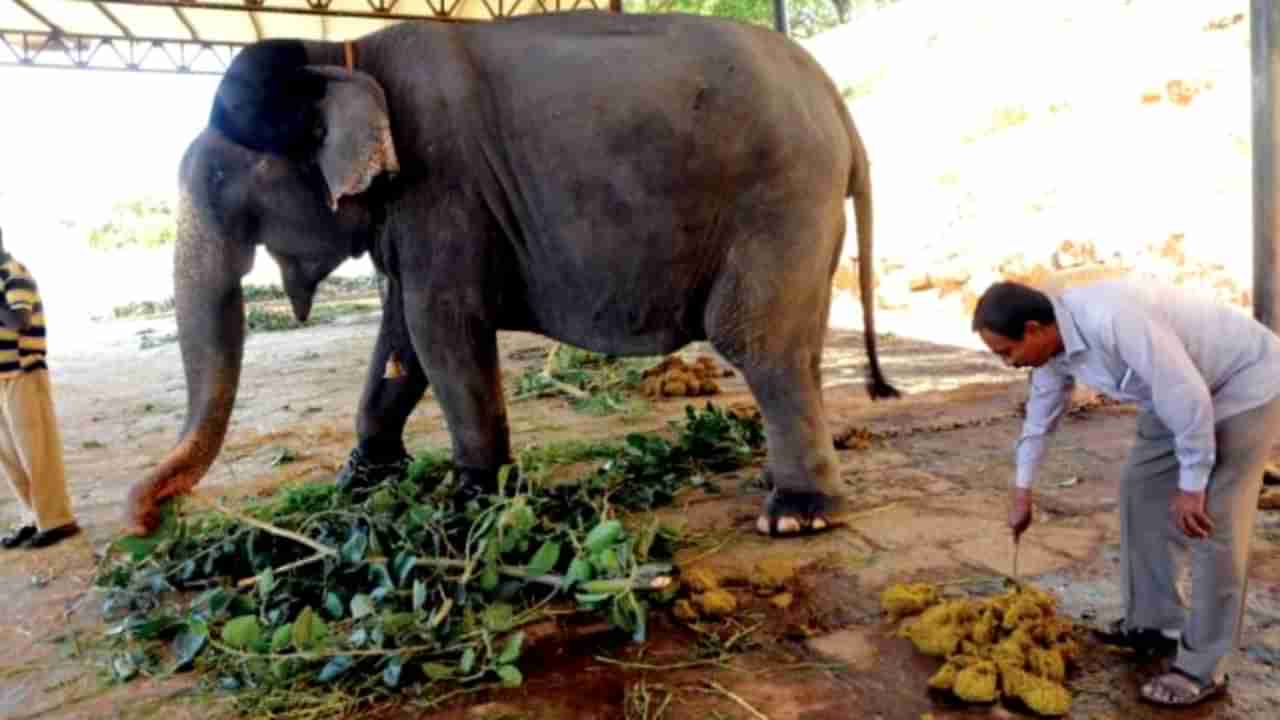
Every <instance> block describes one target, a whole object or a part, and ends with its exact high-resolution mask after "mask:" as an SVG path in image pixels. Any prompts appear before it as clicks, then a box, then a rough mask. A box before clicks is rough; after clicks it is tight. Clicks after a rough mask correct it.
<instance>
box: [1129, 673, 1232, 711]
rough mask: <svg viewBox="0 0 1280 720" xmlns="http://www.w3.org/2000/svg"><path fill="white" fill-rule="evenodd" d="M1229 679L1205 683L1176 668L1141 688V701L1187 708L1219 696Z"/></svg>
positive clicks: (1224, 689)
mask: <svg viewBox="0 0 1280 720" xmlns="http://www.w3.org/2000/svg"><path fill="white" fill-rule="evenodd" d="M1228 680H1229V678H1226V677H1224V678H1223V679H1222V682H1205V681H1203V680H1201V679H1200V678H1198V677H1196V676H1194V675H1192V674H1191V673H1188V672H1187V671H1185V670H1181V669H1179V668H1177V667H1175V668H1172V669H1171V670H1170V671H1169V672H1167V673H1164V674H1162V675H1157V676H1156V677H1154V678H1152V679H1151V680H1149V681H1147V683H1146V684H1145V685H1143V686H1142V691H1141V695H1142V699H1143V700H1144V701H1146V702H1149V703H1151V704H1153V705H1160V706H1163V707H1189V706H1191V705H1197V704H1199V703H1202V702H1204V701H1205V700H1208V699H1209V698H1213V697H1217V696H1218V695H1221V694H1222V693H1223V692H1225V691H1226V689H1227V683H1228Z"/></svg>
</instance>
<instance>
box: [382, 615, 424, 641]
mask: <svg viewBox="0 0 1280 720" xmlns="http://www.w3.org/2000/svg"><path fill="white" fill-rule="evenodd" d="M417 622H418V616H417V615H415V614H413V613H411V612H384V613H382V631H383V632H384V633H386V634H387V635H389V636H391V637H395V636H397V635H399V634H400V633H402V632H404V631H405V630H408V629H409V628H411V627H413V626H414V625H416V624H417Z"/></svg>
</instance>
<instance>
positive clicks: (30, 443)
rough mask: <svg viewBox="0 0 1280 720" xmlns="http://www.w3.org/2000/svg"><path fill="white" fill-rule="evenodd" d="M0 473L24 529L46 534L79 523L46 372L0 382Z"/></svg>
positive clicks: (40, 371) (23, 375)
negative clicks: (30, 527) (15, 498)
mask: <svg viewBox="0 0 1280 720" xmlns="http://www.w3.org/2000/svg"><path fill="white" fill-rule="evenodd" d="M0 469H3V471H4V475H5V478H6V479H7V480H8V481H9V486H10V487H12V488H13V492H14V494H15V495H17V496H18V502H19V503H21V505H22V511H23V512H22V518H21V521H20V522H21V524H23V525H30V524H32V521H34V523H35V525H36V527H37V528H39V529H41V530H48V529H49V528H55V527H58V526H60V525H66V524H67V523H70V522H72V521H73V520H75V518H74V517H72V515H71V500H70V499H69V498H68V497H67V476H66V473H65V471H64V470H63V468H62V437H61V435H60V434H59V433H58V419H57V417H56V416H55V415H54V412H53V392H52V390H51V389H50V385H49V371H48V370H34V371H32V372H24V373H22V374H21V375H19V376H18V377H16V378H13V379H10V380H0Z"/></svg>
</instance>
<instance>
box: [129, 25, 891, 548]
mask: <svg viewBox="0 0 1280 720" xmlns="http://www.w3.org/2000/svg"><path fill="white" fill-rule="evenodd" d="M355 50H356V52H355V57H356V73H354V74H353V73H350V72H348V71H347V70H346V69H345V68H344V67H343V57H344V56H343V48H342V46H341V45H340V44H330V43H310V42H308V43H301V42H297V41H267V42H265V43H260V44H259V45H257V46H253V47H250V48H248V49H246V50H244V51H243V52H242V53H241V54H240V55H238V56H237V59H236V61H235V63H233V66H232V68H231V69H230V71H229V73H228V75H227V76H226V77H225V78H224V80H223V82H222V84H221V86H220V87H219V91H218V94H217V96H216V98H215V103H214V109H213V112H212V114H211V119H210V126H209V127H208V128H207V129H206V130H205V131H204V132H202V133H201V134H200V135H199V136H198V137H197V138H196V139H195V140H194V141H193V142H192V143H191V145H190V147H189V148H188V150H187V152H186V154H185V156H184V157H183V159H182V163H181V170H180V183H181V207H180V222H179V233H178V235H179V237H178V246H177V250H176V255H175V270H174V280H175V290H176V303H177V317H178V326H179V338H180V342H181V348H182V358H183V363H184V367H185V370H186V375H187V388H188V411H187V420H186V425H185V427H184V428H183V430H182V433H181V437H180V440H179V442H178V444H177V446H176V447H175V448H174V449H173V450H172V451H171V452H170V453H169V454H168V456H166V457H165V458H164V459H163V461H162V462H161V463H160V464H159V466H158V467H157V469H156V470H155V471H154V472H153V473H152V474H151V475H150V476H149V477H147V478H145V479H143V480H141V481H139V482H138V483H136V484H135V486H134V487H133V488H132V489H131V492H130V497H129V506H128V518H127V519H128V522H129V524H130V528H131V531H133V532H138V533H145V532H149V531H150V530H152V529H154V527H155V526H156V523H157V512H156V511H157V504H158V503H159V501H160V500H162V499H164V498H166V497H169V496H173V495H176V494H179V493H183V492H186V491H188V490H189V489H190V488H191V487H193V486H194V485H195V484H196V483H197V482H198V481H199V480H200V478H201V477H202V476H203V475H204V474H205V473H206V472H207V470H208V468H209V467H210V465H211V464H212V462H213V461H214V459H215V457H216V456H217V454H218V452H219V450H220V448H221V446H222V442H223V439H224V437H225V434H226V431H227V426H228V422H229V419H230V416H231V408H232V405H233V403H234V401H235V396H236V388H237V384H238V382H239V375H240V364H241V355H242V351H243V347H244V303H243V297H242V294H241V288H240V279H241V277H242V276H243V275H244V274H245V273H246V272H248V271H249V269H250V266H251V264H252V261H253V253H254V247H255V246H256V245H259V244H263V245H265V246H266V247H267V249H268V250H269V251H270V253H271V255H272V256H273V257H274V258H275V260H276V261H277V262H278V263H279V264H280V267H281V269H282V271H283V279H284V284H285V288H286V290H287V292H288V294H289V297H290V298H291V300H292V303H293V307H294V311H295V313H296V314H297V316H298V317H299V319H305V317H306V316H307V313H308V312H309V311H310V307H311V301H312V296H313V294H314V292H315V288H316V285H317V283H319V281H320V280H322V279H323V278H324V277H325V276H326V275H328V274H329V273H330V272H332V271H333V269H334V268H336V267H337V266H338V265H339V264H341V263H342V262H343V261H344V260H346V259H347V258H352V257H358V256H360V255H362V254H363V253H366V252H367V253H370V255H371V257H372V259H373V261H374V262H375V264H376V266H377V268H378V269H379V271H380V272H382V273H384V274H385V276H386V280H387V292H386V294H385V297H384V306H385V307H384V316H383V320H382V328H381V331H380V334H379V337H378V340H377V344H376V347H375V349H374V352H373V357H372V359H371V362H370V365H369V370H368V375H367V379H366V384H365V389H364V393H363V397H362V399H361V402H360V408H359V415H358V418H357V423H356V428H357V432H358V436H359V442H360V447H361V448H363V449H364V450H365V452H366V454H367V455H369V456H373V457H376V456H383V457H391V456H394V455H396V454H397V453H403V447H404V446H403V439H402V436H403V431H404V425H405V421H406V419H407V418H408V415H409V413H410V412H411V411H412V410H413V407H414V406H415V405H416V404H417V402H418V401H419V400H420V399H421V398H422V396H423V394H424V393H425V391H426V388H427V378H428V377H430V378H431V379H432V381H434V383H435V389H436V398H437V400H438V401H439V403H440V406H441V408H442V409H443V411H444V414H445V417H446V419H447V422H448V426H449V430H450V433H451V435H452V440H453V456H454V460H455V462H456V463H457V465H458V466H459V467H460V468H462V469H463V473H464V475H466V474H468V473H470V474H472V475H474V476H484V475H488V476H492V474H493V473H495V472H496V470H497V469H498V468H499V467H500V466H501V465H503V464H504V463H507V462H509V461H510V460H511V448H510V442H509V433H508V424H507V413H506V407H505V404H504V401H503V393H502V384H501V378H500V374H499V362H498V351H497V343H496V332H497V331H498V330H500V329H503V330H527V331H535V332H539V333H542V334H545V335H547V336H550V337H552V338H556V339H559V340H562V341H564V342H567V343H571V344H573V345H577V346H581V347H584V348H588V349H591V350H595V351H598V352H605V353H614V354H622V355H627V354H661V353H670V352H673V351H675V350H678V349H679V348H680V347H682V346H683V345H685V344H687V343H689V342H691V341H695V340H701V339H709V340H710V341H711V343H712V344H713V345H714V347H715V348H716V349H717V350H718V351H719V352H720V353H721V354H722V355H723V356H724V357H725V358H726V359H728V360H729V361H730V362H732V363H733V364H734V365H735V366H736V367H737V368H738V369H739V370H740V371H741V372H742V373H743V375H744V377H745V378H746V381H747V383H748V384H749V386H750V388H751V391H752V393H753V394H754V395H755V397H756V399H757V401H758V403H759V405H760V407H761V409H762V411H763V415H764V419H765V429H766V433H767V436H768V468H767V472H768V475H769V477H770V478H771V480H772V481H773V483H774V486H775V488H778V489H780V490H783V491H790V492H793V493H800V494H801V495H806V494H807V495H812V496H814V497H818V498H821V497H822V495H821V493H822V490H823V489H824V488H827V487H829V486H830V485H831V484H832V483H833V481H834V479H835V477H836V474H837V460H836V456H835V453H834V450H833V448H832V442H831V434H830V432H829V431H828V429H827V423H826V419H825V418H824V415H823V406H822V396H821V389H820V388H821V386H820V378H819V362H820V360H821V356H822V347H823V341H824V336H825V332H826V328H827V316H828V307H829V302H830V295H831V276H832V273H833V272H834V270H835V267H836V264H837V262H838V259H839V257H840V251H841V244H842V242H843V237H844V233H845V215H844V210H843V207H844V202H845V198H846V197H848V196H852V197H853V199H854V203H855V210H856V216H857V220H858V223H857V224H858V228H857V230H858V244H859V247H858V256H859V258H860V259H861V260H862V262H860V263H859V266H860V268H862V274H861V277H860V281H861V290H862V300H863V308H864V313H865V324H866V328H867V330H868V333H867V352H868V355H869V360H870V385H869V389H870V391H871V393H872V395H873V397H885V396H891V395H895V394H896V391H894V390H893V388H892V387H890V386H889V385H888V384H887V383H886V382H885V380H884V378H883V377H882V375H881V373H880V370H879V366H878V363H877V360H876V350H875V335H874V323H873V317H872V302H871V295H870V293H871V287H870V271H869V268H870V265H871V263H870V259H871V257H872V253H871V214H870V213H871V188H870V177H869V168H868V163H867V156H866V153H865V151H864V149H863V146H862V143H861V141H860V139H859V137H858V135H857V132H856V131H855V129H854V126H853V124H852V121H851V119H850V117H849V115H848V112H847V110H846V109H845V106H844V103H843V101H842V100H841V98H840V96H839V94H838V93H837V91H836V89H835V87H834V86H833V85H832V83H831V82H830V80H829V79H828V78H827V77H826V75H825V74H824V73H823V72H822V71H821V69H820V68H819V66H818V65H817V64H816V63H815V62H814V61H813V60H812V59H811V57H810V56H809V55H808V54H807V53H806V52H805V51H804V50H802V49H801V48H800V47H798V46H797V45H795V44H793V43H792V42H790V41H788V40H787V39H786V38H784V37H783V36H781V35H779V34H777V33H774V32H771V31H767V30H763V29H759V28H753V27H748V26H745V25H739V24H735V23H731V22H728V21H722V20H715V19H708V18H698V17H690V16H678V15H662V16H639V15H614V14H610V13H598V12H588V13H574V14H556V15H546V16H530V17H525V18H520V19H515V20H510V21H501V22H493V23H434V22H420V23H413V24H404V25H399V26H393V27H390V28H388V29H385V30H382V31H379V32H377V33H374V34H371V35H368V36H366V37H364V38H362V39H360V40H359V41H358V42H357V43H356V47H355ZM384 108H385V110H384ZM385 129H389V130H390V132H389V134H388V133H387V132H385V131H384V130H385ZM360 138H363V139H364V140H363V141H357V139H360ZM397 171H398V172H397ZM375 176H376V177H375ZM335 207H336V210H335V209H334V208H335ZM393 358H394V359H395V360H398V361H399V363H400V364H401V365H402V366H403V368H404V370H405V373H404V374H403V375H402V376H401V377H398V378H392V377H386V376H385V375H386V373H384V369H385V368H386V366H387V361H388V360H389V359H393ZM790 511H795V512H799V510H796V509H795V508H792V509H791V510H788V508H787V507H785V506H779V507H775V508H771V509H770V513H771V514H773V515H775V516H776V515H777V514H778V513H782V512H790Z"/></svg>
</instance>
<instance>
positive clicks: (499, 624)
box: [481, 603, 515, 632]
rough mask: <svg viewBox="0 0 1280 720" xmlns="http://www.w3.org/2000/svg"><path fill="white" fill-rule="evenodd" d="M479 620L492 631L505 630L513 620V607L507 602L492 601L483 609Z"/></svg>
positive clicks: (508, 628) (509, 627)
mask: <svg viewBox="0 0 1280 720" xmlns="http://www.w3.org/2000/svg"><path fill="white" fill-rule="evenodd" d="M481 622H483V623H484V626H485V627H486V628H488V629H490V630H492V631H494V632H506V631H507V630H510V629H511V626H512V624H513V623H514V622H515V609H514V608H512V607H511V605H509V604H508V603H494V604H492V605H490V606H488V607H486V608H485V609H484V614H483V615H482V616H481Z"/></svg>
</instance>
